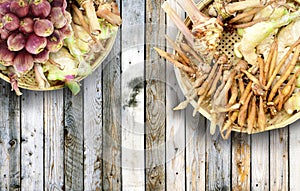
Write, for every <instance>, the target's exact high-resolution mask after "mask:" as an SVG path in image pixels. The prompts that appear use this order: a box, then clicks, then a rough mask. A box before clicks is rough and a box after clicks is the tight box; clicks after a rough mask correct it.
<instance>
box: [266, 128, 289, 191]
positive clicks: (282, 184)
mask: <svg viewBox="0 0 300 191" xmlns="http://www.w3.org/2000/svg"><path fill="white" fill-rule="evenodd" d="M288 135H289V129H288V127H286V128H283V129H278V130H274V131H271V132H270V190H288V185H289V174H288V170H289V168H288V165H289V153H288V149H289V147H288Z"/></svg>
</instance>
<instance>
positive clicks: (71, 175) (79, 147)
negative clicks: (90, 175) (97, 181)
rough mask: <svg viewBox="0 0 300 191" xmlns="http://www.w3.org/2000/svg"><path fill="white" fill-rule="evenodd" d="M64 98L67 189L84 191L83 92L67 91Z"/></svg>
mask: <svg viewBox="0 0 300 191" xmlns="http://www.w3.org/2000/svg"><path fill="white" fill-rule="evenodd" d="M81 88H84V87H81ZM64 97H65V100H64V101H65V103H64V113H65V114H64V122H65V124H64V146H65V147H64V153H65V159H64V164H65V166H64V170H65V189H66V190H83V189H84V185H83V179H84V178H83V91H81V92H80V93H79V94H78V95H76V96H73V95H72V93H71V92H70V91H69V90H68V89H65V91H64Z"/></svg>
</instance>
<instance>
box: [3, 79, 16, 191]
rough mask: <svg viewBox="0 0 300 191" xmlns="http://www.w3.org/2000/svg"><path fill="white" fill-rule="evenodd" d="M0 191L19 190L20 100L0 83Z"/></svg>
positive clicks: (8, 86)
mask: <svg viewBox="0 0 300 191" xmlns="http://www.w3.org/2000/svg"><path fill="white" fill-rule="evenodd" d="M0 108H1V109H0V180H1V181H0V190H18V189H19V188H20V155H19V152H20V112H19V109H20V98H19V97H17V96H16V95H15V93H14V92H11V87H10V84H8V83H7V82H5V81H3V80H1V81H0Z"/></svg>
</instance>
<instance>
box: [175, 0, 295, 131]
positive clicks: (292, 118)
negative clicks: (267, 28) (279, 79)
mask: <svg viewBox="0 0 300 191" xmlns="http://www.w3.org/2000/svg"><path fill="white" fill-rule="evenodd" d="M212 2H213V0H203V1H201V2H200V3H198V4H197V7H198V9H199V10H200V11H201V10H202V9H204V8H205V7H206V6H208V5H209V4H210V3H212ZM190 22H191V21H190V18H189V17H188V16H187V17H186V18H185V20H184V23H185V24H186V25H188V24H190ZM182 36H183V34H182V33H181V32H180V31H179V32H178V33H177V36H176V43H178V41H180V40H181V39H182ZM174 53H175V51H174ZM174 72H175V76H176V80H177V82H178V84H179V87H180V89H181V91H182V93H183V94H184V96H185V97H186V98H187V99H188V96H187V92H188V86H191V84H190V82H189V81H188V82H186V83H189V84H185V82H184V80H182V79H183V77H182V71H180V69H178V68H176V67H175V66H174ZM190 104H191V105H192V106H193V108H196V107H198V105H197V102H196V101H195V100H194V99H193V100H191V101H190ZM198 108H199V109H198V112H199V113H200V114H202V115H203V116H204V117H205V118H206V119H208V120H210V121H211V114H210V113H209V112H207V111H206V110H205V108H204V107H202V106H200V107H198ZM288 116H289V117H288V118H287V119H284V120H282V121H280V122H279V123H277V124H272V125H269V126H267V127H266V128H265V129H264V130H256V131H251V132H248V131H247V130H246V129H245V128H240V127H238V126H236V125H232V131H235V132H241V133H248V134H256V133H260V132H265V131H270V130H274V129H280V128H283V127H286V126H288V125H290V124H292V123H294V122H296V121H297V120H298V119H299V118H300V111H299V112H297V113H294V114H292V115H288Z"/></svg>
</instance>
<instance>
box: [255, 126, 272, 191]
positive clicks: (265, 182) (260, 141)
mask: <svg viewBox="0 0 300 191" xmlns="http://www.w3.org/2000/svg"><path fill="white" fill-rule="evenodd" d="M269 137H270V132H264V133H259V134H255V135H252V139H251V144H252V145H251V190H259V191H263V190H269V187H270V184H269V175H270V171H269V162H270V161H269V159H270V157H269V151H270V150H269V148H270V142H269Z"/></svg>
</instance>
